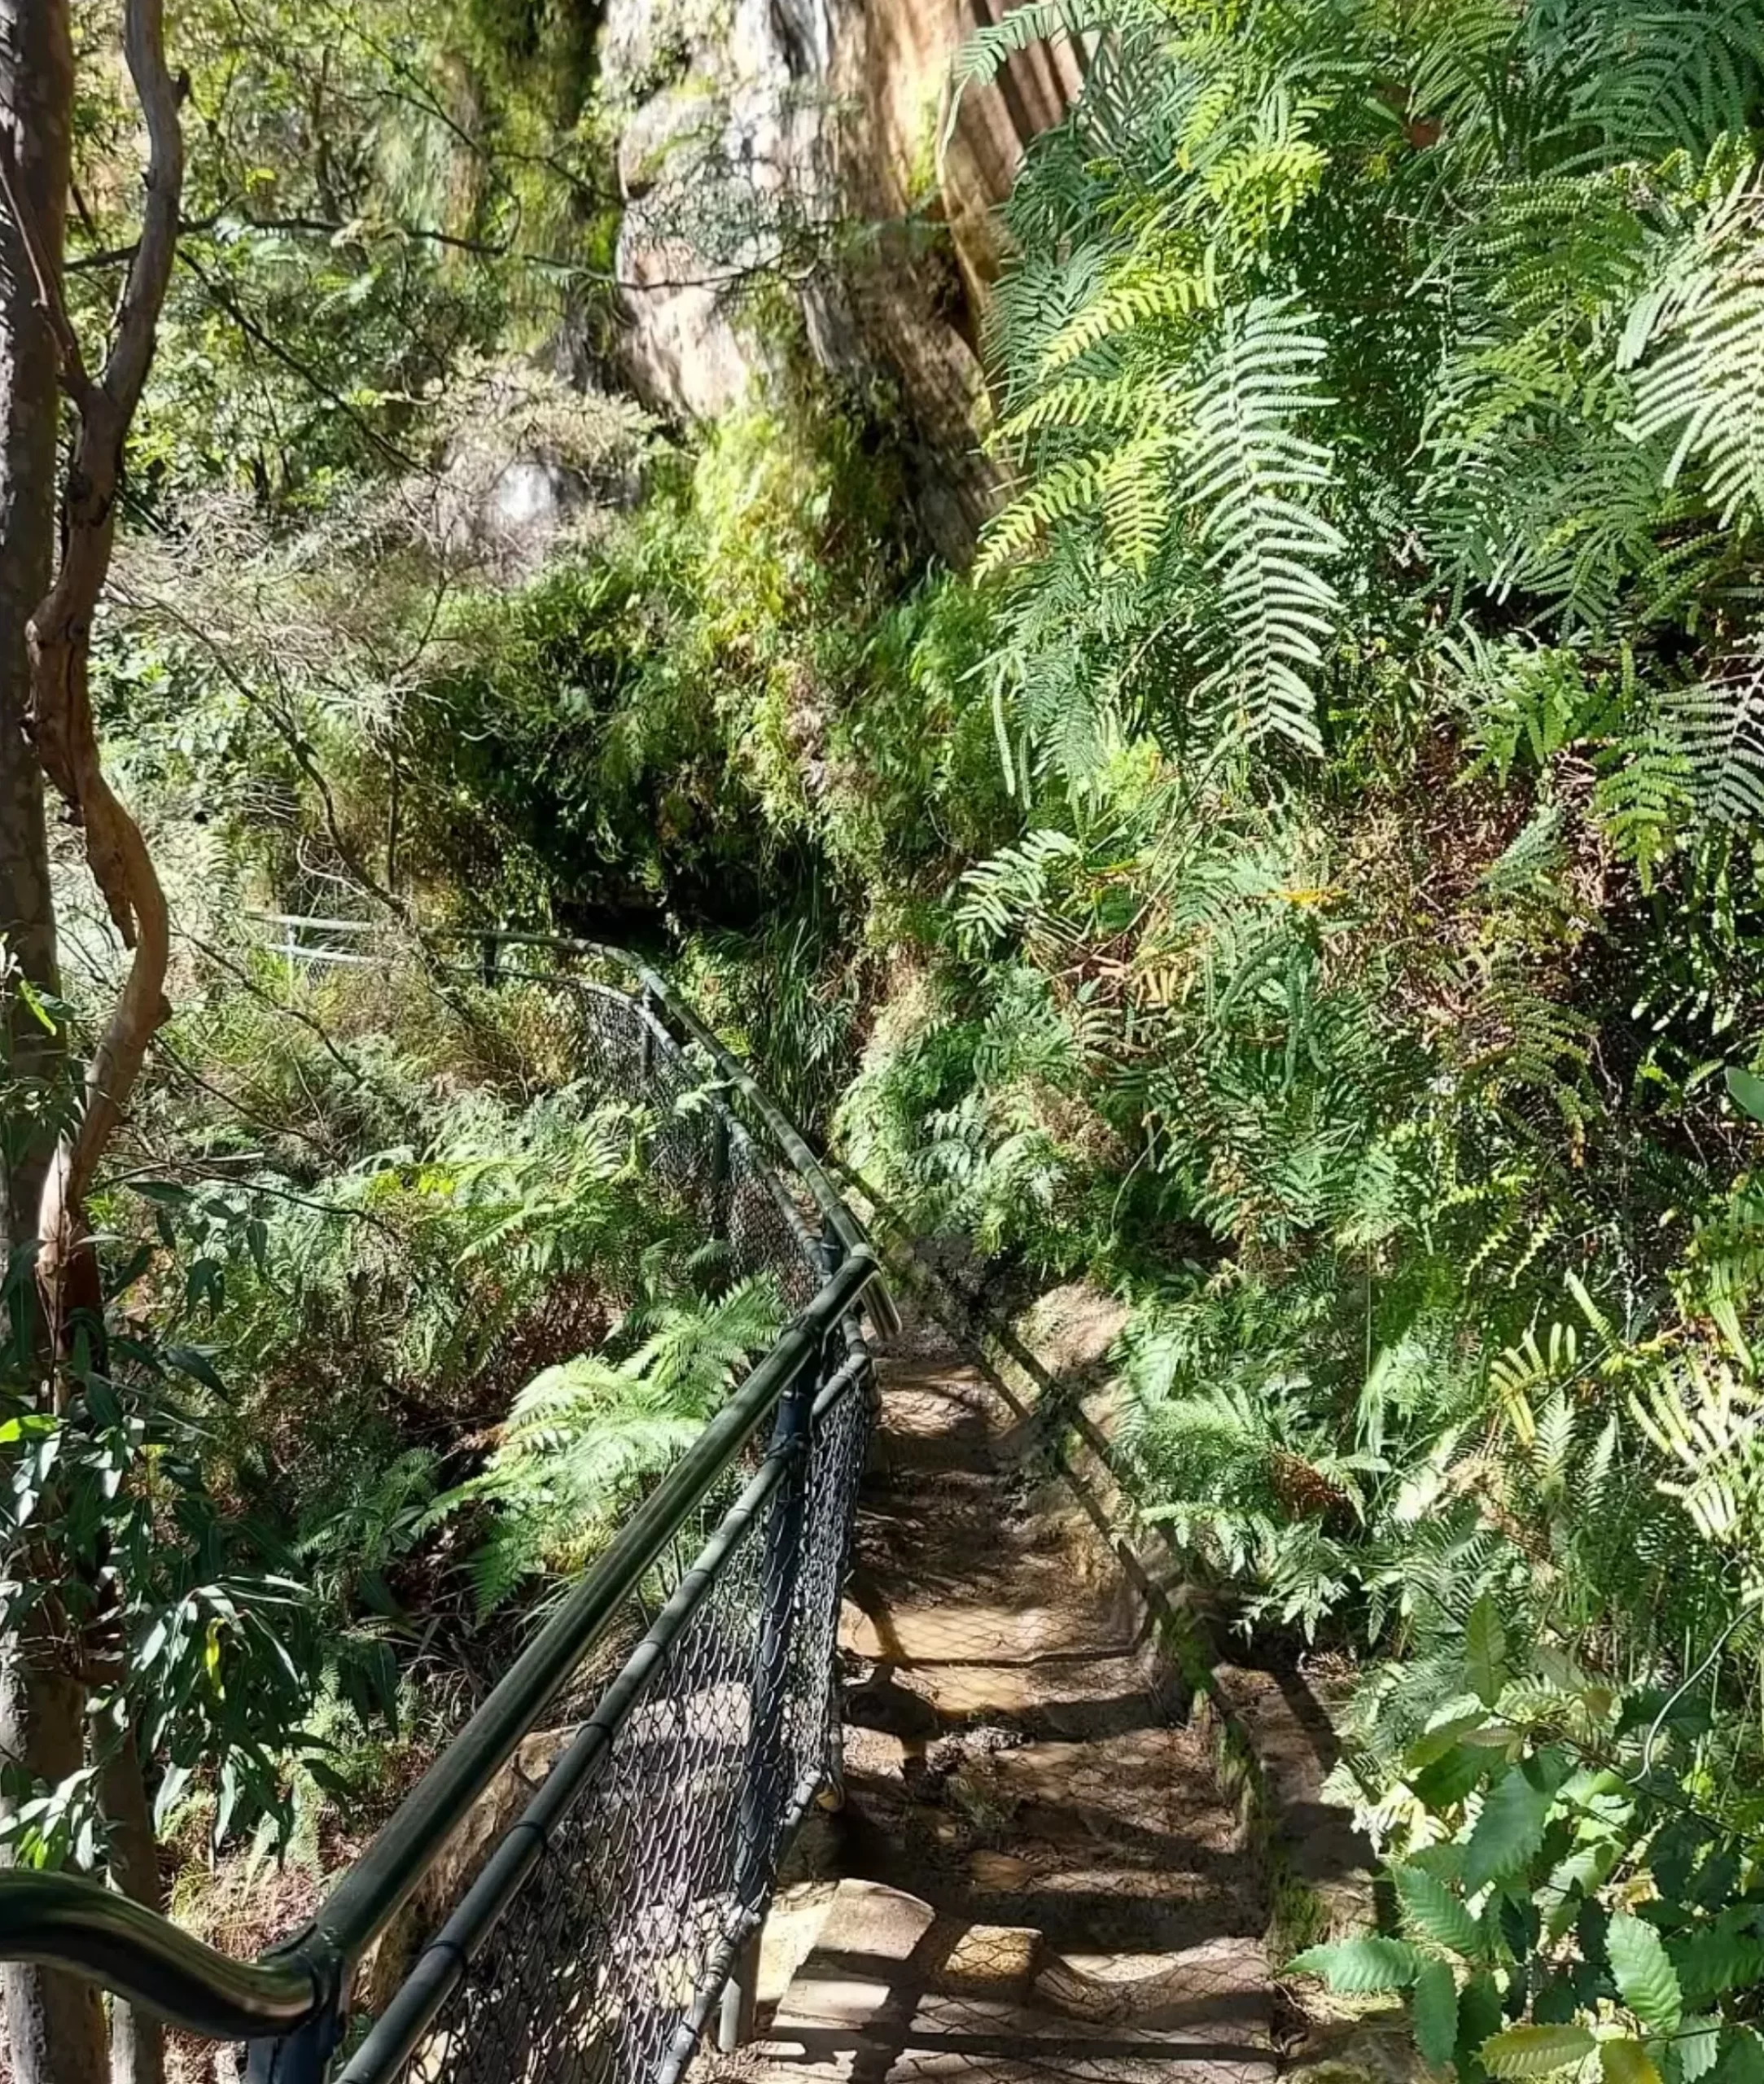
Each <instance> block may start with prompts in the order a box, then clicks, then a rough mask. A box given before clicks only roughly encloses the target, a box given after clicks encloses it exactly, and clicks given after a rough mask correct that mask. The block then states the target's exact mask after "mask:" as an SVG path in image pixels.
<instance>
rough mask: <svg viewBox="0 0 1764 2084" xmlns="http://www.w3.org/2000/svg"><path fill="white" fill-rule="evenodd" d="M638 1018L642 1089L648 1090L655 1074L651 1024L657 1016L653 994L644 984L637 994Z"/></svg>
mask: <svg viewBox="0 0 1764 2084" xmlns="http://www.w3.org/2000/svg"><path fill="white" fill-rule="evenodd" d="M637 1007H638V1013H639V1018H638V1021H637V1027H638V1030H639V1032H640V1034H641V1044H640V1047H641V1050H642V1071H643V1089H644V1091H645V1092H648V1090H649V1086H650V1079H652V1078H653V1077H654V1075H655V1030H654V1027H653V1025H652V1024H651V1023H652V1022H654V1021H655V1020H657V1019H658V1018H659V1017H660V1016H659V1014H657V1012H656V1010H655V994H654V992H652V991H651V990H650V987H649V986H648V985H647V984H646V985H645V986H644V987H643V988H642V990H641V992H639V993H638V994H637Z"/></svg>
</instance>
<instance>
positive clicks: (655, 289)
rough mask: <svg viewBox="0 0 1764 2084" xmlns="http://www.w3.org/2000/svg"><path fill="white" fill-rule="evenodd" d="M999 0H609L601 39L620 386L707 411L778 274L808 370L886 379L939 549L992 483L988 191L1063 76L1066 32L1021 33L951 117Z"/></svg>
mask: <svg viewBox="0 0 1764 2084" xmlns="http://www.w3.org/2000/svg"><path fill="white" fill-rule="evenodd" d="M1001 4H1002V0H668V3H667V4H664V5H663V6H660V7H656V6H654V5H653V4H651V5H645V4H643V0H614V4H613V5H612V7H611V8H610V9H609V11H608V15H607V20H606V28H605V30H604V32H603V39H602V68H603V85H604V88H605V90H606V93H607V94H608V95H609V97H610V99H611V105H612V106H613V107H615V108H620V107H622V108H623V110H624V128H623V131H622V135H621V140H620V147H619V177H620V182H621V185H622V187H623V190H624V195H625V198H626V203H627V211H626V217H625V221H624V229H623V231H622V233H621V236H620V241H619V275H620V277H621V278H622V280H623V282H624V285H625V287H624V291H623V296H624V302H625V306H626V312H627V316H628V331H627V333H626V335H625V345H624V352H625V358H626V362H627V367H628V374H629V376H630V379H631V381H632V383H633V386H634V387H635V388H636V389H637V392H638V394H639V395H640V396H642V397H643V398H644V399H645V400H646V402H648V403H650V404H651V405H654V406H656V407H658V408H659V409H663V410H664V411H668V412H670V413H672V414H676V415H679V416H681V417H682V418H711V417H714V416H715V415H716V414H719V413H720V412H723V411H725V410H727V409H729V406H730V405H733V404H734V403H736V402H737V401H738V400H739V399H741V398H742V396H745V395H746V394H747V392H749V390H750V388H751V387H752V386H753V385H754V384H755V382H756V381H757V382H759V383H762V384H763V383H764V382H765V381H766V380H767V379H768V377H771V376H773V375H775V374H777V366H778V356H779V351H778V349H777V346H776V344H775V343H776V339H777V328H776V326H775V325H774V326H770V327H768V326H767V325H766V324H764V323H763V322H759V323H756V322H755V304H754V302H753V301H752V297H751V293H752V292H753V291H755V288H756V287H759V286H760V285H764V289H765V292H766V294H768V295H769V296H775V295H776V293H777V291H778V290H779V289H780V288H782V289H783V290H784V291H785V292H786V293H787V294H788V295H789V296H790V298H791V299H792V300H794V305H795V308H796V309H797V311H798V313H799V315H800V317H801V320H802V323H803V331H804V332H805V334H806V337H807V339H808V344H809V347H810V349H811V351H812V353H813V354H814V356H815V357H816V359H817V360H818V361H820V362H821V364H822V365H823V366H825V367H826V368H828V369H829V370H834V371H835V372H837V373H839V374H845V375H848V376H851V377H853V378H856V379H859V380H860V381H866V382H868V381H873V380H874V379H876V378H878V377H881V378H883V379H886V381H887V382H889V383H891V386H892V387H893V389H894V391H895V395H896V396H898V398H899V400H900V420H901V437H902V448H903V450H904V455H905V459H906V462H907V464H908V478H909V482H910V484H911V485H912V488H913V497H914V503H915V506H916V508H917V514H918V519H919V523H920V526H921V532H922V533H923V535H924V536H925V537H926V541H927V542H928V544H929V545H930V547H932V548H934V549H935V550H937V551H938V552H939V554H941V555H942V556H943V558H945V559H946V560H947V561H948V562H950V563H957V564H959V563H963V562H965V559H966V558H967V557H968V555H969V554H970V553H971V550H972V548H973V545H974V538H975V536H976V534H977V533H978V529H979V527H980V525H981V523H982V522H983V520H984V519H985V517H986V515H987V513H988V512H989V511H990V510H991V507H992V506H993V505H994V504H995V502H996V497H997V480H996V467H995V466H994V465H993V463H992V462H991V461H990V459H988V458H987V457H985V456H984V455H983V453H981V451H980V448H979V442H980V440H981V437H982V436H983V431H984V428H985V425H986V420H987V396H986V387H985V383H984V380H983V373H982V370H981V366H980V360H979V331H980V324H981V319H982V315H983V309H984V304H985V300H986V297H987V292H988V290H989V287H990V285H991V282H993V281H994V280H995V279H996V275H997V272H998V268H999V265H1000V244H999V233H998V227H997V221H996V209H997V206H998V204H1000V202H1001V201H1002V200H1003V199H1004V198H1005V195H1008V194H1009V190H1010V186H1011V182H1012V180H1013V177H1014V175H1015V173H1016V170H1017V167H1018V162H1019V160H1021V157H1022V152H1023V150H1024V148H1025V147H1026V145H1027V144H1028V143H1029V142H1030V141H1031V139H1032V138H1034V137H1035V135H1036V134H1038V133H1039V132H1040V130H1042V129H1045V128H1046V127H1047V125H1049V124H1050V123H1053V122H1054V121H1056V120H1057V119H1058V117H1059V116H1060V115H1061V112H1063V111H1064V109H1065V108H1066V105H1067V103H1068V102H1069V101H1070V98H1071V96H1072V94H1074V93H1075V90H1076V89H1077V86H1078V85H1079V79H1080V77H1081V72H1080V66H1081V55H1080V54H1079V53H1078V52H1077V51H1076V50H1075V49H1074V48H1073V47H1072V46H1070V45H1069V44H1061V45H1057V46H1048V45H1045V44H1042V45H1037V46H1035V47H1033V48H1032V49H1031V50H1026V51H1024V52H1022V53H1021V54H1019V55H1018V56H1016V57H1015V58H1013V59H1012V60H1011V61H1010V63H1009V65H1008V66H1007V67H1006V68H1005V70H1004V72H1002V73H1000V76H999V77H997V79H996V80H995V81H991V82H989V83H987V84H986V85H973V86H970V87H969V88H968V89H967V90H966V91H965V93H963V94H961V97H960V99H959V101H957V102H956V103H955V105H954V116H953V120H951V108H952V89H951V74H952V66H953V64H954V62H955V59H956V55H957V54H958V53H959V52H960V51H961V48H962V46H963V45H964V44H965V42H966V41H967V40H968V38H969V37H970V36H971V35H972V34H973V33H974V30H975V29H976V28H981V27H983V26H984V25H985V24H987V22H988V21H990V20H995V19H996V13H997V11H998V10H999V9H1000V6H1001ZM773 309H774V310H775V309H776V307H775V305H774V306H773ZM768 341H769V343H770V344H768Z"/></svg>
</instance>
